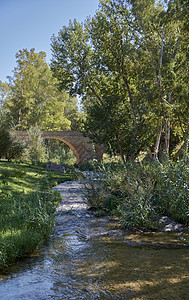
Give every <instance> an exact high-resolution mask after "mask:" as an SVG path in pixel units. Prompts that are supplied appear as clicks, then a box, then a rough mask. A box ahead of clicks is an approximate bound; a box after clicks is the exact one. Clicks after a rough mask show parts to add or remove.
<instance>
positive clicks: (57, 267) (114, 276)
mask: <svg viewBox="0 0 189 300" xmlns="http://www.w3.org/2000/svg"><path fill="white" fill-rule="evenodd" d="M80 188H81V184H80V183H79V182H67V183H64V184H61V185H59V186H57V187H56V189H58V190H59V191H60V192H61V193H62V196H63V201H62V203H61V204H60V206H59V207H58V209H57V216H56V227H55V229H54V231H53V233H52V236H51V238H50V239H49V241H48V242H47V243H45V244H44V245H43V246H42V247H41V248H40V249H39V250H38V251H36V252H35V253H33V255H32V256H31V257H29V258H26V259H24V260H22V261H21V262H17V263H15V264H14V265H13V266H12V267H11V268H9V269H7V270H6V271H4V272H3V274H1V275H0V279H1V281H0V299H1V300H13V299H14V300H16V299H19V300H22V299H23V300H27V299H31V300H42V299H43V300H48V299H59V300H61V299H69V300H70V299H76V300H79V299H86V300H90V299H182V300H183V299H189V247H187V244H186V243H185V238H188V236H187V234H183V233H154V234H152V233H146V234H140V233H138V234H129V233H127V232H126V231H124V230H121V229H120V228H119V225H118V223H117V221H116V220H113V219H112V220H111V219H109V218H108V217H95V216H94V215H93V214H92V213H91V212H90V211H88V210H87V207H86V204H85V203H84V202H83V201H82V197H81V195H80Z"/></svg>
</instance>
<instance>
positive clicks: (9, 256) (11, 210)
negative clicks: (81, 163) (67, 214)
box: [0, 161, 78, 268]
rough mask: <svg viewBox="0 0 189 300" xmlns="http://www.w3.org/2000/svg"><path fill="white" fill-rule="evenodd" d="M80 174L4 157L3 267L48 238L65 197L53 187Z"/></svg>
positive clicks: (0, 167) (0, 207)
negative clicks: (52, 170)
mask: <svg viewBox="0 0 189 300" xmlns="http://www.w3.org/2000/svg"><path fill="white" fill-rule="evenodd" d="M77 177H78V174H76V173H69V174H64V173H57V172H49V171H46V170H45V167H44V166H33V165H29V164H23V163H22V164H17V163H13V162H7V161H0V268H2V267H5V266H7V265H9V264H10V263H12V262H13V261H15V260H16V259H18V258H20V257H22V256H25V255H28V254H30V253H32V251H34V250H35V249H36V247H37V246H38V245H39V244H40V243H41V242H42V241H44V240H45V239H47V238H48V236H49V235H50V233H51V230H52V228H53V226H54V212H55V208H56V206H57V205H58V203H59V202H60V200H61V197H60V194H59V193H58V192H55V191H52V189H51V188H52V187H53V186H56V185H57V184H59V183H62V182H65V181H68V180H73V179H76V178H77Z"/></svg>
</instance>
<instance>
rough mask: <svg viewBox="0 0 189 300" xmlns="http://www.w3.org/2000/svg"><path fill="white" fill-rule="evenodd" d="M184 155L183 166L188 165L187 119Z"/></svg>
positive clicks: (188, 125)
mask: <svg viewBox="0 0 189 300" xmlns="http://www.w3.org/2000/svg"><path fill="white" fill-rule="evenodd" d="M184 143H185V147H184V149H185V153H184V161H185V165H186V166H187V165H188V144H189V119H188V124H187V129H186V137H185V141H184Z"/></svg>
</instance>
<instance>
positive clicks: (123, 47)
mask: <svg viewBox="0 0 189 300" xmlns="http://www.w3.org/2000/svg"><path fill="white" fill-rule="evenodd" d="M181 2H182V1H181V0H180V3H181ZM175 5H176V6H175ZM175 7H176V8H175ZM179 9H181V6H178V5H177V2H176V1H164V2H163V1H162V2H161V3H160V2H159V3H158V2H157V1H155V0H147V1H144V0H142V1H139V0H125V1H124V0H101V1H100V5H99V9H98V10H97V12H96V14H95V16H94V17H93V18H89V19H87V20H86V22H85V24H84V25H83V24H79V23H78V22H77V21H76V20H75V21H74V22H70V24H69V26H67V27H66V26H64V27H63V29H62V30H60V32H59V34H58V36H57V37H55V36H54V37H53V38H52V50H53V59H52V64H51V68H52V70H53V72H54V74H55V76H56V77H57V78H58V79H59V80H60V82H61V85H62V87H63V88H68V89H69V91H70V93H78V94H79V95H80V96H81V97H82V102H83V106H84V108H85V110H86V112H87V122H86V128H87V130H88V131H89V132H90V134H91V133H92V136H93V137H94V138H97V139H98V140H99V141H101V142H105V143H107V144H108V143H111V145H112V146H113V148H114V150H115V151H117V150H118V149H119V150H120V153H121V155H122V157H123V160H124V154H132V153H137V152H139V151H140V150H143V149H145V148H146V147H147V145H149V146H154V158H155V159H156V160H158V152H159V148H160V142H161V141H162V140H164V144H165V146H164V148H165V149H166V151H167V152H169V148H170V147H169V143H170V131H171V129H172V132H173V133H174V134H176V135H178V134H180V135H181V136H182V138H183V135H184V133H185V132H186V131H187V120H188V102H187V100H186V99H187V98H186V95H187V93H188V87H187V86H186V81H187V75H188V74H187V68H186V61H187V54H186V53H187V52H186V51H185V50H186V38H185V37H184V32H185V33H186V25H184V21H183V20H181V19H179V18H178V17H177V14H179ZM182 9H183V8H182ZM182 9H181V12H182ZM172 14H173V15H174V18H171V16H172ZM185 21H186V20H185ZM181 107H182V111H181ZM163 135H164V139H162V136H163ZM172 136H173V135H172Z"/></svg>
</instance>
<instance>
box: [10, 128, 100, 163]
mask: <svg viewBox="0 0 189 300" xmlns="http://www.w3.org/2000/svg"><path fill="white" fill-rule="evenodd" d="M14 135H16V136H17V137H18V138H19V139H22V140H27V138H28V132H27V131H15V132H14ZM42 137H43V138H44V139H56V140H60V141H62V142H64V143H65V144H67V145H68V146H69V147H70V148H71V149H72V151H73V153H74V155H75V157H76V159H77V161H76V164H80V163H83V162H85V161H88V160H89V159H91V158H97V159H99V160H102V156H103V153H104V147H103V146H101V145H98V144H93V143H92V142H91V141H90V139H89V138H88V137H85V136H84V135H83V134H82V133H81V132H79V131H43V132H42Z"/></svg>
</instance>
